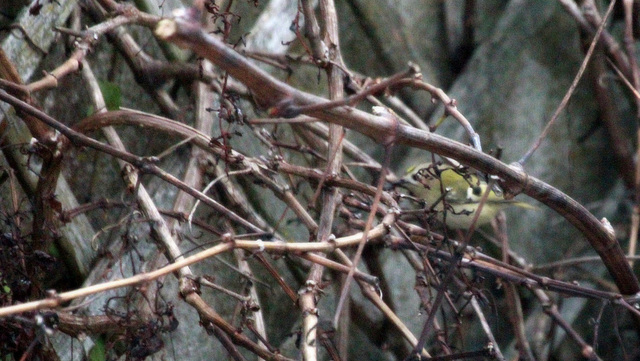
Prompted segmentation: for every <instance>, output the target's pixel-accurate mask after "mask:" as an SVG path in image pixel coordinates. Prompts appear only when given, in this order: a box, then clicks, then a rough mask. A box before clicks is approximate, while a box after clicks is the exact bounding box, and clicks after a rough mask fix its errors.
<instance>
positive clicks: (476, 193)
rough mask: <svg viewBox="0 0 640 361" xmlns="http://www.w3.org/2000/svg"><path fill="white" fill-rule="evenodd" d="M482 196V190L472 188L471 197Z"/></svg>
mask: <svg viewBox="0 0 640 361" xmlns="http://www.w3.org/2000/svg"><path fill="white" fill-rule="evenodd" d="M481 194H482V188H480V187H473V195H474V196H479V195H481Z"/></svg>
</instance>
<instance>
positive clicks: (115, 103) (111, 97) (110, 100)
mask: <svg viewBox="0 0 640 361" xmlns="http://www.w3.org/2000/svg"><path fill="white" fill-rule="evenodd" d="M98 84H99V85H100V91H102V96H103V97H104V102H105V104H106V105H107V110H118V109H120V105H121V104H122V93H121V92H120V86H118V85H117V84H115V83H112V82H109V81H99V82H98Z"/></svg>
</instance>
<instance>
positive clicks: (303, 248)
mask: <svg viewBox="0 0 640 361" xmlns="http://www.w3.org/2000/svg"><path fill="white" fill-rule="evenodd" d="M393 221H394V217H391V216H390V217H388V218H387V219H386V221H385V222H384V223H383V224H380V225H378V226H376V227H375V228H373V229H372V230H371V231H370V232H369V234H368V241H371V240H375V239H379V238H381V237H383V236H385V235H386V234H387V233H388V230H389V227H390V225H391V224H390V223H389V222H393ZM361 239H362V233H357V234H354V235H351V236H346V237H341V238H337V239H335V240H333V241H326V242H313V243H309V242H290V243H285V242H265V241H261V240H258V241H253V240H229V241H228V242H226V243H222V244H218V245H216V246H213V247H211V248H209V249H206V250H204V251H202V252H199V253H196V254H194V255H193V256H189V257H185V258H183V259H181V260H179V261H176V262H174V263H171V264H169V265H167V266H165V267H162V268H158V269H157V270H155V271H151V272H147V273H141V274H138V275H135V276H132V277H129V278H124V279H120V280H116V281H111V282H105V283H101V284H97V285H93V286H89V287H84V288H80V289H77V290H73V291H69V292H63V293H60V294H52V295H50V297H49V298H46V299H43V300H38V301H32V302H26V303H21V304H19V305H13V306H8V307H3V308H0V317H6V316H9V315H14V314H18V313H23V312H29V311H34V310H40V309H45V308H55V307H59V306H60V305H61V304H63V303H65V302H67V301H71V300H73V299H76V298H81V297H86V296H89V295H92V294H95V293H100V292H105V291H109V290H113V289H117V288H123V287H128V286H133V285H137V284H142V283H147V282H150V281H153V280H156V279H158V278H160V277H162V276H165V275H167V274H170V273H172V272H176V271H178V270H180V269H181V268H183V267H187V266H190V265H192V264H195V263H198V262H201V261H203V260H205V259H207V258H210V257H213V256H215V255H218V254H221V253H224V252H228V251H230V250H232V249H235V248H238V249H245V250H251V251H270V252H275V253H287V252H292V253H299V252H326V253H328V252H333V251H334V250H335V249H336V248H344V247H351V246H355V245H357V244H359V242H360V240H361ZM338 270H340V269H338Z"/></svg>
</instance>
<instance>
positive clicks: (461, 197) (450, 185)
mask: <svg viewBox="0 0 640 361" xmlns="http://www.w3.org/2000/svg"><path fill="white" fill-rule="evenodd" d="M397 185H398V186H400V187H402V188H405V189H407V190H409V192H411V194H412V195H413V196H415V197H417V198H420V199H423V200H424V201H425V202H426V203H427V206H428V207H433V209H434V210H435V211H436V212H437V214H438V219H439V220H440V221H441V222H442V221H443V220H444V219H445V215H444V214H445V212H444V210H445V205H446V210H447V211H446V224H447V227H449V228H451V229H467V228H469V227H470V226H471V223H472V221H473V218H474V212H475V211H476V210H477V209H478V206H479V204H480V200H481V199H482V196H483V195H484V193H485V192H486V191H487V183H486V182H484V181H482V180H480V179H478V177H477V176H476V175H475V174H472V173H469V172H468V171H467V169H466V168H462V167H460V168H454V167H453V166H450V165H446V164H438V165H433V164H432V163H423V164H420V165H417V166H413V167H410V168H409V169H408V170H407V173H406V174H405V175H404V177H402V178H401V179H400V181H399V182H398V183H397ZM510 206H517V207H522V208H528V209H535V207H534V206H532V205H530V204H527V203H524V202H518V201H513V200H508V199H504V197H503V196H502V195H499V194H496V193H495V192H494V191H493V190H491V191H490V193H489V195H488V197H487V200H486V202H485V204H484V205H483V206H482V210H481V211H480V216H479V217H478V220H477V222H476V226H482V225H485V224H489V223H491V220H492V219H493V218H495V216H496V215H497V214H498V212H499V211H500V210H502V209H505V208H507V207H510Z"/></svg>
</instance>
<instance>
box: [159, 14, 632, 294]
mask: <svg viewBox="0 0 640 361" xmlns="http://www.w3.org/2000/svg"><path fill="white" fill-rule="evenodd" d="M156 35H158V36H159V37H160V38H162V39H166V40H168V41H172V42H176V43H178V44H181V45H182V46H185V47H189V48H191V49H192V50H194V51H195V52H196V53H198V54H199V55H201V56H203V57H205V58H207V59H209V60H211V61H212V62H213V63H215V64H216V65H218V66H220V67H221V68H223V69H224V70H226V71H228V72H229V74H230V75H231V76H233V77H234V78H236V79H237V80H239V81H240V82H242V83H244V84H245V85H246V86H247V87H248V88H249V89H251V90H252V91H253V93H254V95H255V97H256V99H257V100H258V101H259V102H261V104H264V105H266V106H267V107H270V108H271V111H272V114H273V113H275V114H278V113H279V114H280V115H283V114H284V115H286V114H288V113H287V112H290V111H291V109H295V107H296V106H301V105H309V104H315V103H319V102H326V100H325V99H323V98H321V97H318V96H315V95H311V94H308V93H304V92H301V91H299V90H297V89H295V88H293V87H291V86H289V85H287V84H284V83H282V82H280V81H278V80H276V79H275V78H273V77H272V76H270V75H269V74H267V73H266V72H264V71H262V70H261V69H259V68H258V67H256V66H255V65H253V64H251V63H250V62H249V61H248V60H247V59H245V58H244V57H242V56H241V55H239V54H238V53H237V52H235V51H234V50H232V49H229V48H228V47H227V46H226V45H225V44H224V43H222V42H221V41H219V40H218V39H216V38H215V37H213V36H210V35H209V34H206V33H205V32H203V31H202V29H201V28H200V26H199V25H198V24H196V23H193V22H189V21H185V20H183V19H173V20H169V19H166V20H162V21H160V22H159V23H158V27H157V28H156ZM275 114H274V115H275ZM306 115H309V116H313V117H316V118H319V119H322V120H324V121H327V122H330V123H334V124H340V125H343V126H345V127H348V128H350V129H354V130H357V131H358V132H360V133H362V134H364V135H366V136H369V137H371V138H372V139H374V140H375V141H377V142H379V143H384V140H385V138H386V136H387V134H389V133H390V132H392V131H393V129H394V127H395V125H394V124H393V122H391V121H389V120H388V119H385V118H384V117H379V116H374V115H371V114H368V113H365V112H363V111H360V110H358V109H355V108H351V107H338V108H332V109H323V110H318V111H313V112H309V114H306ZM396 136H397V143H398V144H404V145H407V146H412V147H416V148H420V149H425V150H427V151H430V152H434V153H437V154H440V155H443V156H445V157H450V158H453V159H455V160H457V161H459V162H461V163H462V164H464V165H468V166H472V167H473V168H475V169H477V170H479V171H481V172H483V173H487V174H492V175H495V176H497V177H499V178H500V179H501V186H502V187H503V189H504V190H505V194H506V195H507V196H513V195H516V194H518V193H525V194H527V195H529V196H531V197H533V198H534V199H537V200H539V201H540V202H542V203H543V204H545V205H547V206H549V207H550V208H551V209H553V210H555V211H556V212H558V213H559V214H560V215H562V216H563V217H564V218H566V219H567V220H568V221H569V222H571V224H573V226H574V227H576V228H577V229H578V230H579V231H580V232H581V233H582V234H583V235H584V236H585V237H586V239H587V240H588V241H589V243H590V244H591V246H592V247H593V248H594V249H595V250H596V252H598V254H599V255H600V256H601V257H602V260H603V262H604V264H605V266H606V267H607V269H608V270H609V273H610V274H611V276H612V277H613V279H614V280H615V282H616V284H617V286H618V287H619V289H620V291H621V292H622V293H623V294H625V295H632V294H636V293H637V292H639V291H640V286H639V285H638V279H637V278H636V276H635V274H634V273H633V272H632V271H631V268H630V267H629V264H628V263H627V261H626V260H625V258H624V252H623V251H622V249H621V247H620V245H619V244H618V242H617V240H616V239H615V237H614V235H613V234H612V233H611V232H610V231H609V230H608V229H607V228H606V227H605V226H604V225H603V224H602V223H600V221H599V220H598V219H597V218H596V217H595V216H593V215H592V214H591V213H590V212H589V211H587V210H586V208H584V206H582V205H581V204H579V203H578V202H576V201H575V200H573V199H572V198H570V197H569V196H567V195H566V194H564V193H562V192H560V191H558V190H557V189H555V188H553V187H551V186H550V185H548V184H546V183H544V182H542V181H540V180H538V179H536V178H534V177H531V176H529V175H527V174H526V173H524V172H523V171H522V170H521V169H518V168H517V167H511V166H508V165H506V164H504V163H502V162H500V161H498V160H496V159H495V158H493V157H491V156H490V155H488V154H484V153H481V152H478V151H477V150H474V149H472V148H471V147H469V146H466V145H463V144H461V143H459V142H456V141H454V140H451V139H448V138H445V137H442V136H439V135H437V134H433V133H428V132H425V131H421V130H418V129H415V128H413V127H410V126H406V125H403V124H399V125H397V133H396Z"/></svg>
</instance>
